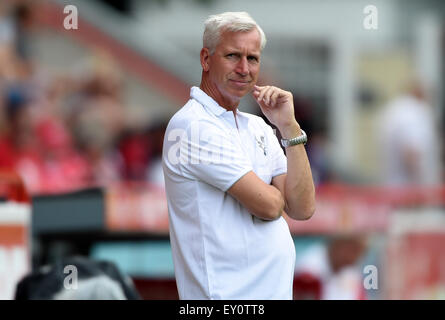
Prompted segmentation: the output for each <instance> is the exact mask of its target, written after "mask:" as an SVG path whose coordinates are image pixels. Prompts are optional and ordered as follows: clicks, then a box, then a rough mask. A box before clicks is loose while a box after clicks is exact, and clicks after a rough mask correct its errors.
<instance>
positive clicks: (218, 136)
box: [180, 120, 253, 192]
mask: <svg viewBox="0 0 445 320" xmlns="http://www.w3.org/2000/svg"><path fill="white" fill-rule="evenodd" d="M180 168H181V171H182V174H183V175H184V176H186V177H188V178H190V179H194V180H201V181H203V182H205V183H207V184H210V185H212V186H214V187H216V188H218V189H220V190H222V191H224V192H225V191H227V190H228V189H229V188H230V187H231V186H232V185H233V184H234V183H235V182H236V181H238V180H239V179H240V178H241V177H242V176H244V175H245V174H246V173H248V172H249V171H252V170H253V168H252V164H251V162H250V159H249V157H248V156H247V155H246V154H245V152H244V151H243V148H242V145H241V142H240V140H239V136H238V135H237V134H236V132H235V131H234V132H230V130H224V129H222V128H220V127H218V126H217V125H215V124H214V123H211V122H210V121H202V120H201V121H193V122H191V124H190V125H189V127H188V128H187V130H186V134H185V135H183V137H182V138H181V143H180Z"/></svg>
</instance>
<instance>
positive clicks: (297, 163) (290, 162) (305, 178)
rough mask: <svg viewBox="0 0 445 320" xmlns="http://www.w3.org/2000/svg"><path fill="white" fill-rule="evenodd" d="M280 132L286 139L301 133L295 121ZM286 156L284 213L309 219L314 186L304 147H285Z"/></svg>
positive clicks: (298, 218) (296, 217)
mask: <svg viewBox="0 0 445 320" xmlns="http://www.w3.org/2000/svg"><path fill="white" fill-rule="evenodd" d="M280 132H281V134H282V136H283V137H284V138H286V139H289V138H293V137H295V136H298V135H300V134H301V130H300V126H299V125H298V124H297V123H296V122H295V123H294V124H292V125H290V126H289V127H286V128H284V129H283V131H280ZM286 157H287V175H286V182H285V186H284V198H285V201H286V213H287V214H288V215H289V217H291V218H293V219H297V220H306V219H309V218H310V217H311V216H312V215H313V213H314V211H315V187H314V182H313V179H312V172H311V167H310V164H309V159H308V157H307V154H306V149H305V147H304V146H303V145H302V144H299V145H295V146H290V147H287V148H286Z"/></svg>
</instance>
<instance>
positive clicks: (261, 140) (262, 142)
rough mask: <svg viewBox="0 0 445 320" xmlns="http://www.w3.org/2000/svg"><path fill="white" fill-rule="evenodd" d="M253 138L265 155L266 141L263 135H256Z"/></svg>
mask: <svg viewBox="0 0 445 320" xmlns="http://www.w3.org/2000/svg"><path fill="white" fill-rule="evenodd" d="M255 140H256V142H257V144H258V146H259V147H260V148H261V149H262V150H263V153H264V155H265V156H266V155H267V147H266V141H265V139H264V136H260V137H259V138H258V137H257V136H256V137H255Z"/></svg>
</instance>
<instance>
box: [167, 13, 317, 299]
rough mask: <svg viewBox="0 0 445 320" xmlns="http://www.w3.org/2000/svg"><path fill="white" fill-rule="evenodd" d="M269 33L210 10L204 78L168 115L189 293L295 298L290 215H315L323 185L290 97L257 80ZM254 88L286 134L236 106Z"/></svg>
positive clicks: (184, 284) (172, 183) (172, 194)
mask: <svg viewBox="0 0 445 320" xmlns="http://www.w3.org/2000/svg"><path fill="white" fill-rule="evenodd" d="M265 43H266V38H265V36H264V32H263V31H262V29H261V28H260V27H259V26H258V25H257V24H256V22H255V21H254V20H253V19H252V18H251V17H250V16H249V15H248V14H247V13H244V12H226V13H223V14H219V15H214V16H210V17H209V18H208V19H207V20H206V22H205V31H204V37H203V48H202V50H201V53H200V60H201V66H202V69H203V70H202V80H201V85H200V87H199V88H198V87H193V88H192V89H191V94H190V95H191V98H190V100H189V101H188V102H187V103H186V104H185V106H183V107H182V108H181V109H180V110H179V111H178V112H177V113H176V114H175V115H174V116H173V117H172V119H171V120H170V122H169V124H168V127H167V130H166V133H165V138H164V149H163V169H164V177H165V187H166V193H167V200H168V209H169V219H170V220H169V221H170V240H171V245H172V252H173V261H174V265H175V276H176V282H177V286H178V291H179V297H180V298H181V299H292V280H293V272H294V265H295V248H294V244H293V241H292V237H291V235H290V232H289V228H288V225H287V223H286V221H285V220H284V218H283V214H284V213H285V212H286V213H287V214H288V215H289V216H290V217H291V218H294V219H298V220H306V219H309V218H310V217H311V216H312V214H313V212H314V207H315V196H314V194H315V191H314V184H313V182H312V175H311V170H310V166H309V162H308V159H307V156H306V152H305V149H304V146H303V143H304V142H305V141H306V135H305V134H304V132H303V131H302V130H301V129H300V127H299V125H298V123H297V121H296V120H295V117H294V108H293V102H292V94H291V93H290V92H287V91H284V90H281V89H279V88H276V87H272V86H265V87H260V86H256V85H255V84H256V82H257V79H258V74H259V71H260V57H261V50H262V49H263V48H264V46H265ZM252 90H253V92H252V94H253V96H254V97H255V98H256V99H257V101H258V104H259V106H260V108H261V110H262V112H263V113H264V114H265V115H266V117H267V118H268V119H269V120H270V121H271V123H273V124H274V125H276V126H277V128H278V129H279V130H280V132H281V134H282V136H283V137H284V138H285V139H291V138H295V139H293V140H286V141H285V142H284V143H285V145H288V144H289V146H288V147H287V151H286V153H287V159H286V156H285V155H284V153H283V151H282V149H281V148H280V145H279V143H278V139H277V138H276V136H275V135H274V134H273V131H272V128H271V127H269V126H268V125H266V123H265V122H264V121H263V120H262V119H261V118H260V117H257V116H253V115H250V114H247V113H244V112H240V111H239V110H238V105H239V102H240V99H241V98H242V97H243V96H245V95H247V94H248V93H249V92H251V91H252Z"/></svg>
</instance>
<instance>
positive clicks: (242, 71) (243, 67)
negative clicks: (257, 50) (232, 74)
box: [236, 57, 249, 76]
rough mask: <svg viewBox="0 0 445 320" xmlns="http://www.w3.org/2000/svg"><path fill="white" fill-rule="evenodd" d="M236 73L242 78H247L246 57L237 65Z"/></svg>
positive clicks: (247, 65)
mask: <svg viewBox="0 0 445 320" xmlns="http://www.w3.org/2000/svg"><path fill="white" fill-rule="evenodd" d="M236 72H237V73H239V74H240V75H242V76H247V75H248V74H249V63H248V62H247V58H246V57H242V58H241V59H240V60H239V62H238V65H237V66H236Z"/></svg>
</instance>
